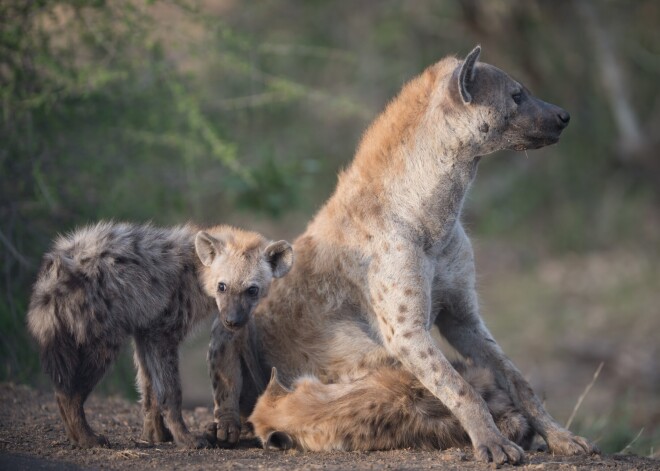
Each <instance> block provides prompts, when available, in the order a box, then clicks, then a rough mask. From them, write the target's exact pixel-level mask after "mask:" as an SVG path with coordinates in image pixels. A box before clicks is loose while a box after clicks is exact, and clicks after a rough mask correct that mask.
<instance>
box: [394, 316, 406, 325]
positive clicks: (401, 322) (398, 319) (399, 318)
mask: <svg viewBox="0 0 660 471" xmlns="http://www.w3.org/2000/svg"><path fill="white" fill-rule="evenodd" d="M396 321H397V322H398V323H399V324H403V323H404V322H406V317H405V316H399V317H397V318H396Z"/></svg>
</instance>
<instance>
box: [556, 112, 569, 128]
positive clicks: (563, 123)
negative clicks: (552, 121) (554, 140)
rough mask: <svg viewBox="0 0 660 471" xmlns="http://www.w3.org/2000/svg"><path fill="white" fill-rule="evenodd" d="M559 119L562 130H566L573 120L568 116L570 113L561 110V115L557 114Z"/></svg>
mask: <svg viewBox="0 0 660 471" xmlns="http://www.w3.org/2000/svg"><path fill="white" fill-rule="evenodd" d="M557 119H558V120H559V125H560V126H561V127H562V128H565V127H566V126H568V122H569V121H570V120H571V115H570V114H568V111H566V110H561V111H560V112H559V113H557Z"/></svg>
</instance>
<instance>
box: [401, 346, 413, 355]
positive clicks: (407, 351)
mask: <svg viewBox="0 0 660 471" xmlns="http://www.w3.org/2000/svg"><path fill="white" fill-rule="evenodd" d="M399 351H400V352H401V355H404V356H408V355H409V354H410V351H409V350H408V349H407V348H406V347H401V348H400V349H399Z"/></svg>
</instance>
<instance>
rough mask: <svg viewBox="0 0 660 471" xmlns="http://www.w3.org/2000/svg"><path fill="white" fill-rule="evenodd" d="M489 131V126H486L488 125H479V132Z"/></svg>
mask: <svg viewBox="0 0 660 471" xmlns="http://www.w3.org/2000/svg"><path fill="white" fill-rule="evenodd" d="M489 130H490V126H488V123H481V124H480V125H479V131H481V132H484V133H485V132H488V131H489Z"/></svg>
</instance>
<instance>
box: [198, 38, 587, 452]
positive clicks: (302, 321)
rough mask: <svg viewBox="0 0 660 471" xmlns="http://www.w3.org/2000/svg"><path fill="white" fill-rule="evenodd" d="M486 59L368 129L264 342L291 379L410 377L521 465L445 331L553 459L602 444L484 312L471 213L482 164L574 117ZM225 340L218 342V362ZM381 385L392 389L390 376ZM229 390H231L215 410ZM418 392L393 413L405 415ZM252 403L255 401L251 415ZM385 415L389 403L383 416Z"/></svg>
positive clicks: (540, 141)
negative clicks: (466, 223) (514, 358)
mask: <svg viewBox="0 0 660 471" xmlns="http://www.w3.org/2000/svg"><path fill="white" fill-rule="evenodd" d="M479 53H480V48H479V47H477V48H475V49H474V50H473V51H472V52H471V53H470V54H469V55H468V56H467V57H466V59H465V60H464V61H460V60H457V59H455V58H453V57H449V58H446V59H443V60H441V61H440V62H438V63H437V64H435V65H432V66H431V67H429V68H428V69H426V71H424V73H422V74H421V75H420V76H418V77H417V78H415V79H413V80H412V81H410V82H409V83H408V84H407V85H406V86H404V88H403V90H402V91H401V93H400V94H399V96H398V97H397V98H395V99H394V100H393V101H392V102H391V103H390V104H389V106H388V107H387V108H386V110H385V111H384V112H383V113H382V114H381V115H380V116H379V117H378V118H377V119H376V121H375V122H374V123H373V124H372V126H371V127H370V128H369V130H368V131H367V132H366V133H365V135H364V138H363V140H362V143H361V144H360V147H359V149H358V151H357V155H356V157H355V160H354V161H353V163H352V164H351V166H350V167H349V168H348V169H347V170H346V171H344V172H343V173H342V175H341V176H340V179H339V183H338V186H337V190H336V191H335V193H334V195H333V196H332V197H331V198H330V200H329V201H328V202H327V204H326V205H325V206H324V207H323V208H322V209H321V210H320V211H319V213H318V214H317V216H316V217H315V218H314V220H313V221H312V222H311V223H310V224H309V226H308V227H307V230H306V231H305V233H304V234H303V235H302V236H301V237H299V238H298V240H297V241H296V243H295V245H294V247H295V251H296V265H295V267H294V268H293V270H292V272H291V274H290V275H289V276H288V277H287V279H286V280H281V281H277V282H275V283H274V285H273V287H272V289H271V292H270V294H269V296H268V298H267V299H266V300H264V302H263V303H262V304H261V305H260V307H259V308H258V310H257V312H256V313H255V320H256V329H255V335H256V338H257V340H256V342H255V344H256V345H258V347H259V352H258V354H259V356H260V358H261V359H262V362H263V365H262V366H263V367H266V368H269V367H271V366H275V367H277V369H278V371H279V372H280V374H281V376H282V380H283V382H284V383H285V384H291V383H292V382H293V380H294V379H295V378H297V377H298V376H300V375H314V376H316V377H318V378H319V379H320V381H322V382H323V383H348V386H346V387H351V386H350V384H351V383H350V381H351V380H352V379H356V378H364V377H365V376H368V375H378V374H379V371H380V370H381V369H382V368H384V367H387V368H395V369H397V370H400V371H401V374H402V375H403V374H410V375H412V376H413V377H414V378H415V379H416V381H418V382H419V383H420V384H421V385H423V386H424V388H425V389H426V390H427V391H428V392H429V393H430V394H431V395H432V396H434V397H435V398H437V399H438V400H439V401H440V402H441V403H442V404H443V405H444V406H446V408H447V409H448V410H449V411H451V414H452V416H453V417H455V418H456V419H457V420H458V422H459V423H460V424H461V426H462V428H463V429H464V430H465V432H466V433H467V436H468V437H469V439H470V441H471V443H472V446H473V448H474V451H475V456H476V458H477V459H479V460H483V461H487V460H492V461H494V462H496V463H503V462H505V461H509V462H510V463H518V462H520V461H521V460H522V458H523V451H522V449H521V448H520V446H518V445H517V444H515V443H513V442H512V441H511V440H510V439H508V438H506V437H504V436H503V435H502V433H501V431H500V430H499V429H498V428H497V425H496V423H495V421H494V420H493V415H492V414H491V413H490V412H489V410H488V408H487V407H486V403H485V402H484V400H483V399H482V397H481V396H480V395H479V393H478V392H477V391H476V390H475V388H473V387H472V386H470V384H468V382H467V381H466V380H465V379H464V378H463V377H462V376H461V375H460V374H459V373H458V372H457V371H456V370H455V369H454V368H453V367H452V365H451V364H450V363H449V361H448V360H447V359H446V358H445V356H444V355H443V353H442V351H441V350H440V348H439V346H438V345H437V344H436V342H434V340H433V338H432V336H431V333H430V329H431V327H432V326H433V325H436V326H437V327H438V328H439V330H440V332H441V334H442V335H443V336H444V338H445V339H447V340H448V341H449V343H450V344H451V345H452V346H453V347H454V348H455V349H456V350H457V351H458V352H459V353H460V354H461V355H462V356H463V357H465V358H466V359H467V360H468V361H469V362H471V363H473V364H474V365H476V366H480V367H484V368H486V369H488V370H489V371H491V372H492V374H493V375H494V377H495V380H496V381H497V384H498V386H499V387H501V388H503V389H504V390H505V391H506V392H507V394H508V396H509V397H510V399H511V401H512V402H513V405H514V406H515V408H517V409H519V410H520V411H521V412H522V413H523V414H524V416H525V417H526V419H527V420H528V421H529V423H530V425H531V427H532V429H533V430H534V431H535V432H538V433H539V434H540V435H541V436H542V437H543V438H544V439H545V440H546V442H547V444H548V447H549V450H550V451H551V452H553V453H558V454H573V453H591V452H594V451H595V450H596V448H595V447H594V446H593V445H592V444H591V443H589V442H588V441H587V440H585V439H584V438H581V437H578V436H575V435H573V434H572V433H571V432H569V431H568V430H566V429H564V428H562V427H561V426H560V425H559V424H557V422H555V421H554V420H553V419H552V417H550V415H549V414H548V413H547V412H546V411H545V410H544V408H543V406H542V404H541V401H539V399H538V398H537V397H536V395H535V394H534V392H533V391H532V389H531V387H530V386H529V384H528V383H527V381H526V380H525V379H524V378H523V376H522V374H521V373H520V372H519V371H518V369H517V368H516V367H515V366H514V365H513V363H512V362H511V361H510V360H509V359H508V358H507V357H506V356H505V355H504V353H503V352H502V350H501V349H500V347H499V346H498V344H497V343H496V342H495V340H494V339H493V337H492V335H491V334H490V332H489V331H488V329H487V328H486V326H485V325H484V323H483V321H482V320H481V317H480V315H479V307H478V302H477V295H476V291H475V268H474V256H473V252H472V247H471V245H470V240H469V238H468V237H467V235H466V233H465V231H464V230H463V226H462V224H461V222H460V213H461V208H462V206H463V200H464V198H465V194H466V192H467V190H468V188H469V186H470V183H471V182H472V180H473V179H474V176H475V173H476V170H477V163H478V161H479V159H480V156H483V155H486V154H489V153H492V152H495V151H497V150H500V149H515V150H526V149H536V148H539V147H543V146H546V145H550V144H553V143H555V142H557V141H558V139H559V136H560V134H561V132H562V131H563V129H564V128H565V127H566V126H567V125H568V121H569V115H568V113H567V112H566V111H564V110H563V109H561V108H559V107H557V106H554V105H551V104H549V103H545V102H543V101H541V100H539V99H538V98H535V97H534V96H532V95H531V94H530V92H529V91H528V90H527V89H526V88H525V87H524V86H522V85H521V84H520V83H519V82H517V81H516V80H513V79H512V78H510V77H509V76H508V75H507V74H505V73H504V72H503V71H501V70H499V69H497V68H496V67H493V66H491V65H488V64H484V63H478V62H477V59H478V57H479ZM222 341H224V342H231V341H236V342H237V343H239V339H233V338H231V337H226V338H224V339H222ZM219 342H220V340H216V339H214V340H213V341H212V345H211V356H213V352H214V351H218V350H219V347H218V345H219ZM225 348H229V347H226V346H225ZM231 348H235V349H245V347H244V346H243V345H233V346H231ZM233 361H234V364H235V361H236V360H233ZM221 366H223V367H226V365H225V364H222V365H221ZM232 368H234V370H236V369H237V368H238V367H236V366H232ZM266 371H268V370H266ZM216 374H217V373H216ZM261 381H264V382H265V378H261ZM371 384H373V385H374V388H380V387H381V386H377V384H378V379H377V378H375V379H372V380H371ZM257 386H258V383H257ZM355 387H356V391H361V393H360V394H358V393H357V392H356V393H355V394H354V395H352V396H350V397H352V400H351V403H352V407H354V408H355V412H356V414H357V412H359V414H360V415H361V416H364V415H365V414H368V411H364V410H363V407H364V404H365V403H366V402H367V399H366V397H368V391H365V390H364V389H362V390H361V389H359V388H358V387H357V386H355ZM251 389H254V387H248V386H247V385H246V391H247V392H249V391H250V390H251ZM224 394H227V391H226V390H223V389H222V384H220V385H219V387H218V388H217V389H216V391H215V397H216V408H219V407H221V404H219V402H218V401H219V398H222V396H223V395H224ZM234 394H235V392H234ZM406 394H408V393H406V392H405V391H402V392H400V395H401V398H400V400H390V401H389V403H388V407H396V406H397V405H398V404H401V407H404V404H406V401H407V399H406ZM230 395H231V394H230ZM363 396H364V397H363ZM377 397H383V396H377ZM227 403H235V404H236V403H237V399H234V398H230V399H228V400H227ZM253 404H254V402H252V401H247V402H246V403H245V405H246V406H247V407H245V408H244V411H243V412H247V413H249V411H250V407H249V406H250V405H252V406H253ZM318 406H319V408H322V406H323V403H322V402H319V404H318ZM438 407H440V406H438ZM380 408H381V405H380V404H378V403H377V404H376V406H375V407H374V408H373V416H370V417H371V420H373V421H375V420H377V418H378V411H379V410H380ZM414 412H416V413H422V412H421V411H419V410H416V409H413V413H414ZM234 414H237V412H236V411H234ZM349 416H350V415H349ZM216 417H217V416H216ZM345 417H348V416H345ZM235 420H236V419H235V416H231V415H230V414H225V415H224V417H223V420H222V421H218V424H217V427H218V437H221V434H222V436H224V437H228V435H227V433H226V430H227V429H229V428H230V427H235ZM347 420H349V419H347ZM438 420H445V419H444V418H439V419H438ZM350 423H352V422H349V424H350ZM259 425H260V424H258V423H254V426H255V428H256V429H259ZM347 428H350V425H348V426H344V427H343V430H347ZM357 429H358V427H357V425H356V430H357ZM377 432H378V433H379V434H380V433H381V431H380V430H377ZM344 438H345V439H346V437H344ZM262 439H266V437H262ZM292 439H293V441H294V442H296V441H297V439H298V437H296V436H293V437H292ZM328 440H330V438H328ZM354 440H359V436H355V435H352V436H351V441H354ZM414 440H415V437H411V438H410V440H409V441H414ZM366 443H368V442H366ZM366 446H369V445H368V444H367V445H366Z"/></svg>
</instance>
